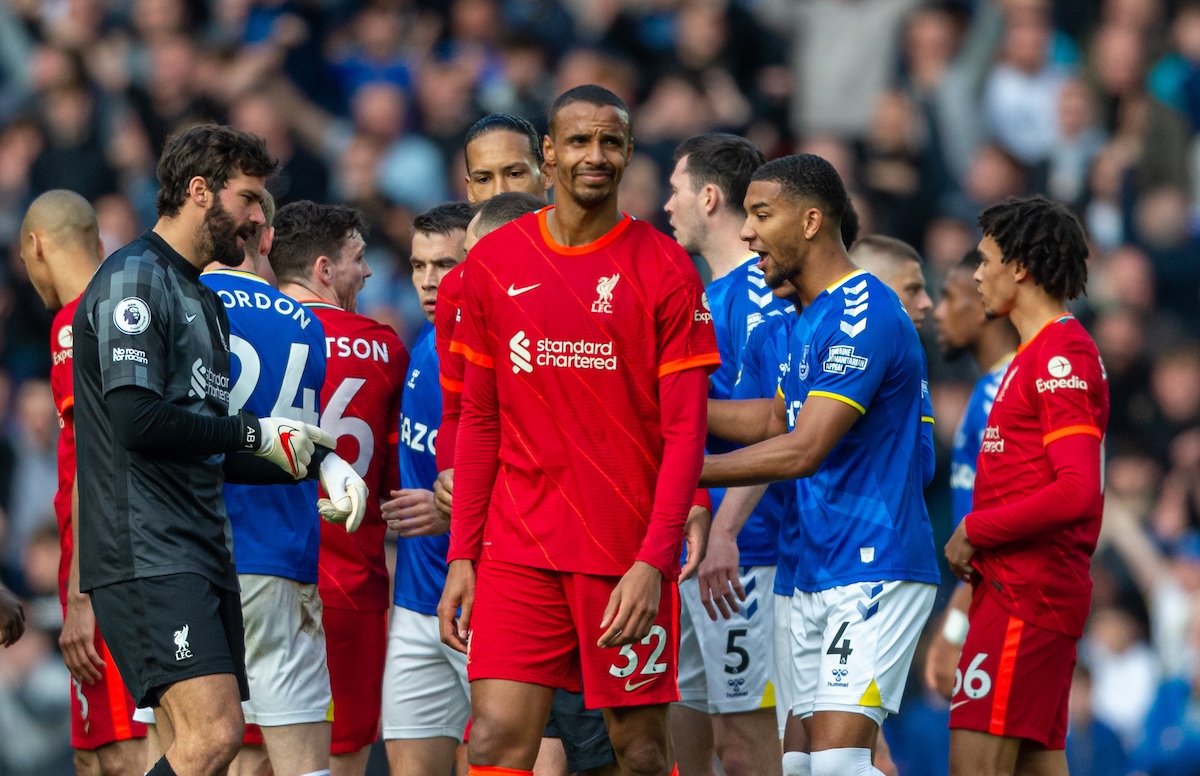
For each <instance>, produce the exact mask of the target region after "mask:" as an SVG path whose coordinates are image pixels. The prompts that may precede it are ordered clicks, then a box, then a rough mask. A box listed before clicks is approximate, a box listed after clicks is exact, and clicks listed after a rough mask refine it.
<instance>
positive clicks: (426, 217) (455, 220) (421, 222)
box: [412, 202, 475, 235]
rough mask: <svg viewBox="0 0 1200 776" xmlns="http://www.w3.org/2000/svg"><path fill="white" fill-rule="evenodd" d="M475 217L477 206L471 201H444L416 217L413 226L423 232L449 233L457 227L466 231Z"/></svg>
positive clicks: (414, 229)
mask: <svg viewBox="0 0 1200 776" xmlns="http://www.w3.org/2000/svg"><path fill="white" fill-rule="evenodd" d="M474 217H475V206H474V205H472V204H471V203H470V202H443V203H442V204H440V205H438V206H437V207H433V208H430V209H429V210H426V211H425V212H424V213H422V214H421V215H419V216H417V217H416V218H414V219H413V223H412V228H413V232H414V233H417V232H419V233H421V234H442V235H448V234H450V233H451V232H453V231H454V230H456V229H461V230H463V231H464V232H465V231H467V225H468V224H470V223H471V219H472V218H474Z"/></svg>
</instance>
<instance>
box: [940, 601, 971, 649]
mask: <svg viewBox="0 0 1200 776" xmlns="http://www.w3.org/2000/svg"><path fill="white" fill-rule="evenodd" d="M969 626H970V620H968V619H967V615H965V614H963V613H962V612H960V611H959V610H958V609H950V610H949V611H947V612H946V622H945V623H943V624H942V638H944V639H945V640H946V641H948V642H950V643H951V644H953V645H954V646H956V647H961V646H962V645H963V643H964V642H966V640H967V629H968V627H969Z"/></svg>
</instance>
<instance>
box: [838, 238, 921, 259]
mask: <svg viewBox="0 0 1200 776" xmlns="http://www.w3.org/2000/svg"><path fill="white" fill-rule="evenodd" d="M853 245H854V250H855V252H857V251H858V249H859V247H862V248H863V249H864V250H868V251H872V252H874V253H880V254H883V255H884V256H886V257H888V258H889V259H892V260H894V261H915V262H916V263H918V264H921V263H923V262H922V259H921V254H919V253H917V249H916V248H914V247H912V246H911V245H909V244H908V243H906V242H904V241H903V240H897V239H896V238H895V237H888V236H886V235H882V234H868V235H867V236H866V237H863V238H861V239H859V240H858V241H856V242H855V243H853Z"/></svg>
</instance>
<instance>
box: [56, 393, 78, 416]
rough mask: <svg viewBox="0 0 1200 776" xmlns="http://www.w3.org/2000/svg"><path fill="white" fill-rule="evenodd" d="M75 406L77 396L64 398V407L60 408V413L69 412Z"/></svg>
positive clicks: (72, 395)
mask: <svg viewBox="0 0 1200 776" xmlns="http://www.w3.org/2000/svg"><path fill="white" fill-rule="evenodd" d="M74 406H75V394H71V395H70V396H67V397H64V398H63V401H62V406H61V407H59V408H58V411H59V412H66V411H67V410H69V409H71V408H72V407H74Z"/></svg>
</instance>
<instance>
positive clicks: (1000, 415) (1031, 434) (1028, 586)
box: [966, 315, 1108, 638]
mask: <svg viewBox="0 0 1200 776" xmlns="http://www.w3.org/2000/svg"><path fill="white" fill-rule="evenodd" d="M1107 426H1108V375H1107V373H1106V372H1105V371H1104V365H1103V363H1101V361H1100V353H1099V351H1097V350H1096V344H1095V343H1094V342H1092V338H1091V337H1090V336H1088V333H1087V332H1086V331H1084V328H1083V326H1081V325H1080V324H1079V322H1078V321H1077V320H1075V318H1074V316H1071V315H1063V316H1060V317H1058V318H1055V319H1054V320H1052V321H1051V322H1049V323H1047V324H1046V325H1045V326H1043V327H1042V328H1041V330H1040V331H1038V333H1037V334H1035V335H1034V336H1033V338H1032V339H1030V340H1029V341H1028V342H1026V343H1025V344H1023V345H1021V347H1020V348H1019V349H1018V350H1017V355H1016V357H1014V358H1013V360H1012V363H1011V364H1009V367H1008V372H1007V373H1006V374H1005V376H1004V380H1003V382H1001V383H1000V390H999V391H998V392H997V394H996V400H995V402H994V403H993V404H992V411H991V413H990V414H989V415H988V422H987V429H986V430H985V432H984V435H983V445H982V447H981V448H980V451H979V459H978V462H977V465H976V470H975V492H974V509H975V510H983V509H989V508H991V507H997V506H1001V505H1004V504H1011V503H1013V502H1015V501H1019V500H1020V499H1023V498H1025V497H1026V496H1029V495H1030V494H1032V493H1034V492H1036V491H1039V490H1041V489H1043V488H1045V487H1046V486H1047V485H1049V484H1050V483H1051V482H1053V481H1054V478H1055V475H1054V469H1053V467H1052V466H1051V463H1050V457H1049V456H1048V455H1047V454H1046V446H1047V445H1049V444H1050V443H1051V442H1054V441H1055V440H1058V439H1062V438H1063V437H1066V436H1070V435H1071V434H1091V435H1093V436H1095V437H1097V438H1099V439H1100V440H1101V441H1103V439H1104V432H1105V429H1106V428H1107ZM1101 451H1103V447H1101ZM1100 465H1101V466H1103V465H1104V460H1103V452H1101V461H1100ZM1100 481H1101V483H1103V478H1101V480H1100ZM1103 506H1104V499H1103V494H1102V493H1101V492H1097V493H1095V494H1094V495H1093V498H1092V499H1091V501H1090V502H1089V507H1088V509H1087V517H1086V519H1084V520H1082V521H1080V522H1078V523H1075V524H1074V525H1072V526H1070V527H1068V528H1066V529H1063V530H1058V531H1052V532H1047V533H1046V534H1044V535H1040V536H1036V537H1033V538H1029V539H1025V540H1021V541H1015V542H1011V543H1008V544H1002V545H1000V546H998V547H995V548H992V549H979V550H977V552H976V554H975V557H974V559H973V560H972V563H973V564H974V566H975V568H977V569H978V570H979V572H980V574H982V576H983V580H982V582H981V583H980V584H982V585H983V586H984V590H985V591H986V592H987V593H988V594H992V595H995V596H996V598H997V600H998V601H999V602H1000V604H1001V605H1002V606H1003V607H1004V608H1005V610H1006V611H1008V612H1009V613H1010V614H1012V615H1013V616H1015V617H1017V618H1019V619H1022V620H1025V621H1027V622H1032V623H1033V624H1034V625H1037V626H1039V627H1042V628H1046V629H1047V630H1052V631H1057V632H1059V633H1064V634H1067V635H1069V636H1074V637H1076V638H1078V637H1080V636H1082V635H1083V625H1084V622H1085V620H1086V619H1087V615H1088V609H1089V608H1090V606H1091V597H1092V578H1091V574H1090V569H1091V556H1092V553H1093V552H1094V551H1095V549H1096V539H1097V537H1099V535H1100V516H1101V513H1102V511H1103ZM966 520H967V534H968V536H970V533H971V515H967V518H966Z"/></svg>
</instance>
